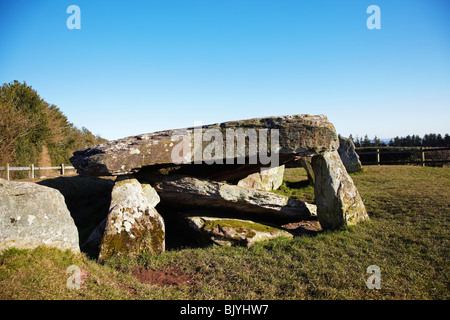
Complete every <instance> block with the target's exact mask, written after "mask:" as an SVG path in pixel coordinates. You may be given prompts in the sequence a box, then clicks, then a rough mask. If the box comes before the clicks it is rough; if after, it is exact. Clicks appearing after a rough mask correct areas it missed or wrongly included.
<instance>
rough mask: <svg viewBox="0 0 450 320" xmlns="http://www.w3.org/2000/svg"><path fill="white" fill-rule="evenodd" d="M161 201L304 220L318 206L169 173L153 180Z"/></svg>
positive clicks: (185, 206) (177, 204)
mask: <svg viewBox="0 0 450 320" xmlns="http://www.w3.org/2000/svg"><path fill="white" fill-rule="evenodd" d="M152 184H153V185H154V188H155V189H156V191H157V192H158V193H159V195H160V197H161V200H162V202H165V203H168V204H171V205H173V206H179V207H183V208H204V207H208V208H218V209H231V210H236V211H240V212H243V213H245V212H248V213H259V214H264V215H266V216H267V217H277V218H293V219H298V218H299V219H303V218H309V217H311V216H313V215H315V211H316V210H315V209H316V208H315V205H312V204H307V203H305V202H303V201H300V200H294V199H290V198H288V197H286V196H283V195H280V194H275V193H272V192H267V191H258V190H250V189H246V188H242V187H239V186H235V185H230V184H227V183H222V182H217V181H210V180H206V179H197V178H193V177H180V176H167V177H161V178H159V179H157V180H155V181H153V182H152Z"/></svg>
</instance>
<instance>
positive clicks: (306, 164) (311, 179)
mask: <svg viewBox="0 0 450 320" xmlns="http://www.w3.org/2000/svg"><path fill="white" fill-rule="evenodd" d="M311 161H312V159H311V157H307V158H303V159H300V160H299V163H300V165H301V166H302V167H303V168H304V169H305V171H306V175H307V176H308V181H309V184H311V185H314V183H315V178H314V170H313V168H312V165H311Z"/></svg>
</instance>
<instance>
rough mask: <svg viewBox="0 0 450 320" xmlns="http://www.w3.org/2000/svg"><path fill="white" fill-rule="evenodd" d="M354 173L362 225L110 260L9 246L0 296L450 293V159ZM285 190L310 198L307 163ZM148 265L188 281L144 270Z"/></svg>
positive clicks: (0, 272)
mask: <svg viewBox="0 0 450 320" xmlns="http://www.w3.org/2000/svg"><path fill="white" fill-rule="evenodd" d="M352 177H353V179H354V181H355V184H356V185H357V187H358V189H359V191H360V193H361V195H362V197H363V199H364V201H365V204H366V207H367V210H368V212H369V215H370V218H371V220H370V221H367V222H364V223H361V224H359V225H357V226H354V227H351V228H347V229H345V230H340V231H334V232H323V233H320V234H319V235H317V236H300V237H296V238H294V239H293V240H289V239H277V240H273V241H268V242H265V243H260V244H257V245H255V246H254V247H252V248H250V249H246V248H237V247H233V248H222V247H208V248H188V249H178V250H173V251H166V252H165V253H163V254H161V255H160V256H156V257H154V256H143V257H140V258H139V259H136V260H110V261H108V262H107V263H106V264H105V265H100V264H98V263H97V262H96V261H94V260H91V259H88V258H87V257H86V256H84V255H74V254H71V253H70V252H61V251H58V250H55V249H47V248H38V249H36V250H32V251H28V250H15V249H11V250H7V251H5V252H4V253H3V254H2V255H0V287H1V288H2V290H1V291H0V299H283V300H285V299H449V292H450V290H449V271H450V270H449V261H448V258H449V250H448V246H449V233H448V229H449V218H450V199H449V198H450V197H449V195H450V192H449V190H450V168H430V167H425V168H423V167H413V166H366V167H365V169H364V172H362V173H359V174H355V175H353V176H352ZM280 192H283V193H285V194H288V195H290V196H292V197H296V198H300V199H304V200H309V201H312V200H313V192H314V191H313V188H312V187H310V186H308V184H307V182H306V175H305V172H304V170H303V169H287V172H286V175H285V183H284V185H283V187H282V191H280ZM70 265H76V266H78V267H79V268H80V269H81V275H82V277H81V279H82V284H81V288H80V289H68V288H67V279H68V277H69V275H68V274H67V273H66V269H67V267H68V266H70ZM371 265H376V266H378V267H379V268H380V270H381V289H379V290H370V289H368V288H367V286H366V280H367V278H368V277H369V274H367V273H366V269H367V267H369V266H371ZM146 269H150V270H164V271H166V276H168V277H169V278H170V277H172V279H177V277H178V278H183V279H185V281H184V282H183V283H178V284H177V285H167V284H170V281H169V282H163V281H150V282H148V281H145V280H146V279H145V278H140V277H137V276H136V272H137V271H140V272H142V271H145V270H146ZM140 280H141V281H140ZM147 280H148V279H147ZM153 280H154V279H153ZM169 280H170V279H169Z"/></svg>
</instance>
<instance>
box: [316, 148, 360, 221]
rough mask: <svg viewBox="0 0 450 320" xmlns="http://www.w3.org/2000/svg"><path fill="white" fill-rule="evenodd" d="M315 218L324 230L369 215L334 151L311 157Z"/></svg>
mask: <svg viewBox="0 0 450 320" xmlns="http://www.w3.org/2000/svg"><path fill="white" fill-rule="evenodd" d="M312 167H313V169H314V175H315V186H314V194H315V198H316V205H317V217H318V219H319V222H320V225H321V226H322V228H323V229H338V228H340V227H343V226H347V225H354V224H357V223H358V222H360V221H362V220H366V219H368V218H369V216H368V215H367V212H366V208H365V206H364V203H363V201H362V199H361V196H360V195H359V192H358V190H357V189H356V187H355V185H354V183H353V180H352V178H351V177H350V176H349V175H348V173H347V171H346V169H345V167H344V164H343V163H342V161H341V158H340V156H339V154H338V152H337V151H332V152H325V153H324V154H323V155H318V156H315V157H313V159H312Z"/></svg>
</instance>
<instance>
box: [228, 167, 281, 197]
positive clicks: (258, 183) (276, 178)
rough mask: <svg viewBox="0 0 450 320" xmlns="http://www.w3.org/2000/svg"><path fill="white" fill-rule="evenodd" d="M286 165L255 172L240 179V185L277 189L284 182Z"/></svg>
mask: <svg viewBox="0 0 450 320" xmlns="http://www.w3.org/2000/svg"><path fill="white" fill-rule="evenodd" d="M283 176H284V165H282V166H279V167H274V168H270V169H265V170H262V171H261V172H255V173H252V174H251V175H249V176H247V177H246V178H244V179H242V180H239V182H238V184H237V185H238V186H240V187H243V188H249V189H256V190H261V191H270V190H277V189H278V188H279V187H280V186H281V184H282V183H283Z"/></svg>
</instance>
